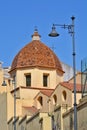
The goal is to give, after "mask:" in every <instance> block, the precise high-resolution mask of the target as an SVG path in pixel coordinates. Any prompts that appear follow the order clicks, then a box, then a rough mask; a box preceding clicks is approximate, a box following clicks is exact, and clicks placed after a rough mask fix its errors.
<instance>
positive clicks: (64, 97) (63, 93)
mask: <svg viewBox="0 0 87 130" xmlns="http://www.w3.org/2000/svg"><path fill="white" fill-rule="evenodd" d="M66 98H67V93H66V91H65V90H64V91H63V92H62V99H63V101H65V100H66Z"/></svg>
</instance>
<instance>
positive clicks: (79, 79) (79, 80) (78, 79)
mask: <svg viewBox="0 0 87 130" xmlns="http://www.w3.org/2000/svg"><path fill="white" fill-rule="evenodd" d="M73 82H74V79H73V78H71V79H70V80H69V83H73ZM76 83H77V84H81V73H77V74H76Z"/></svg>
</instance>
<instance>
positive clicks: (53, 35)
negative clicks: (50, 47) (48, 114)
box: [49, 16, 77, 130]
mask: <svg viewBox="0 0 87 130" xmlns="http://www.w3.org/2000/svg"><path fill="white" fill-rule="evenodd" d="M71 19H72V24H70V25H66V24H64V25H62V24H53V27H52V31H51V33H50V34H49V36H50V37H57V36H59V34H58V33H57V32H56V28H55V26H60V27H62V28H64V29H68V33H70V34H71V36H72V46H73V53H72V55H73V77H74V130H77V103H76V61H75V55H76V53H75V32H74V19H75V17H74V16H72V17H71Z"/></svg>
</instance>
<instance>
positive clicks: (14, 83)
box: [12, 79, 16, 130]
mask: <svg viewBox="0 0 87 130" xmlns="http://www.w3.org/2000/svg"><path fill="white" fill-rule="evenodd" d="M12 83H13V85H14V130H16V82H15V79H14V80H13V81H12Z"/></svg>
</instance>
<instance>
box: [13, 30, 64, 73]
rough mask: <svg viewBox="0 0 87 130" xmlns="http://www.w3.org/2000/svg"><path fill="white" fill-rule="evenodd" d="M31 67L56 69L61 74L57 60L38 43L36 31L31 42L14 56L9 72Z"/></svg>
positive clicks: (38, 36)
mask: <svg viewBox="0 0 87 130" xmlns="http://www.w3.org/2000/svg"><path fill="white" fill-rule="evenodd" d="M31 67H40V68H48V69H56V70H59V71H62V72H63V70H62V66H61V63H60V61H59V59H58V58H57V56H56V55H55V53H54V52H53V51H52V50H51V49H50V48H49V47H47V46H46V45H45V44H44V43H42V42H41V41H40V35H39V34H38V31H37V30H35V32H34V34H33V35H32V41H31V42H30V43H28V44H27V45H26V46H25V47H23V48H22V49H21V50H20V51H19V52H18V54H17V55H16V56H15V58H14V60H13V62H12V65H11V71H12V70H14V69H20V68H22V69H23V68H31Z"/></svg>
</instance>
